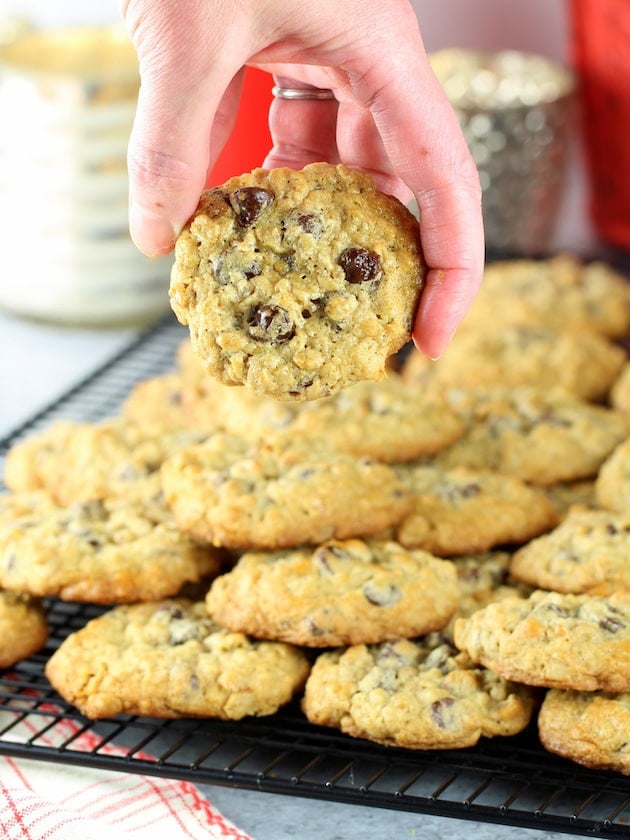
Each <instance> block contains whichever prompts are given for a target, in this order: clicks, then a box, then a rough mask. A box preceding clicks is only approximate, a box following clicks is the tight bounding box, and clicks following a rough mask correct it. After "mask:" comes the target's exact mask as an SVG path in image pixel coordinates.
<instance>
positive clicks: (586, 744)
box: [538, 689, 630, 776]
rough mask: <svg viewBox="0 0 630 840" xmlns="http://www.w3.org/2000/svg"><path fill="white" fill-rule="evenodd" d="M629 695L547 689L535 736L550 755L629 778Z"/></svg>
mask: <svg viewBox="0 0 630 840" xmlns="http://www.w3.org/2000/svg"><path fill="white" fill-rule="evenodd" d="M629 731H630V694H628V693H627V692H626V693H621V694H606V693H604V692H599V691H592V692H591V691H588V692H587V691H561V690H559V689H550V690H549V691H548V692H547V693H546V695H545V699H544V700H543V702H542V705H541V707H540V711H539V713H538V734H539V736H540V740H541V742H542V744H543V746H544V747H545V748H546V749H547V750H549V751H550V752H553V753H556V754H557V755H561V756H564V758H569V759H571V760H572V761H575V762H576V763H577V764H582V765H584V766H585V767H593V768H596V769H598V770H615V771H617V772H618V773H623V774H624V775H625V776H630V750H629V749H628V732H629Z"/></svg>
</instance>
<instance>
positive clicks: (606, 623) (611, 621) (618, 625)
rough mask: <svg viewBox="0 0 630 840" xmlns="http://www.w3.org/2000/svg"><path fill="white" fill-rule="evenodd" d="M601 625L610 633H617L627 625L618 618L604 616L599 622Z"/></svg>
mask: <svg viewBox="0 0 630 840" xmlns="http://www.w3.org/2000/svg"><path fill="white" fill-rule="evenodd" d="M599 626H600V627H601V628H602V630H608V632H609V633H616V632H617V631H618V630H623V628H624V627H625V626H626V625H625V624H624V622H623V621H619V619H617V618H610V617H607V618H602V620H601V621H600V622H599Z"/></svg>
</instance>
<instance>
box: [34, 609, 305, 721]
mask: <svg viewBox="0 0 630 840" xmlns="http://www.w3.org/2000/svg"><path fill="white" fill-rule="evenodd" d="M309 668H310V666H309V663H308V660H307V658H306V656H305V655H304V653H303V652H302V651H300V650H298V649H297V648H294V647H292V646H291V645H285V644H282V643H280V642H258V641H253V640H250V639H248V638H247V637H246V636H243V635H242V634H240V633H230V632H228V631H226V630H222V629H221V628H219V627H217V625H216V624H215V623H214V622H213V621H212V620H211V619H210V618H209V616H208V615H207V613H206V610H205V607H204V605H203V603H201V602H192V601H186V600H185V599H170V600H166V601H160V602H157V603H155V604H133V605H125V606H120V607H115V608H114V609H113V610H110V611H109V612H107V613H105V614H104V615H102V616H99V617H98V618H95V619H92V620H91V621H89V622H88V623H87V624H86V625H85V627H83V628H81V630H78V631H76V632H75V633H72V634H71V635H70V636H68V637H67V638H66V639H65V640H64V641H63V642H62V644H61V645H60V647H59V648H58V649H57V650H56V651H55V653H54V654H53V655H52V657H51V658H50V659H49V660H48V663H47V665H46V676H47V677H48V679H49V680H50V682H51V683H52V685H53V686H54V687H55V688H56V689H57V691H58V692H59V693H60V694H61V696H62V697H63V698H64V699H65V700H67V701H68V702H69V703H72V704H73V705H75V706H76V707H77V708H78V709H79V710H80V711H81V712H82V713H83V714H84V715H86V716H87V717H89V718H94V719H96V718H103V717H109V716H112V715H117V714H119V713H123V712H126V713H128V714H140V715H149V716H151V717H160V718H178V717H188V716H194V717H213V718H220V719H222V720H240V719H241V718H243V717H245V716H247V715H268V714H273V713H274V712H275V711H277V709H278V707H279V706H281V705H283V704H284V703H287V702H288V701H289V700H290V699H291V698H292V696H293V694H294V693H295V692H296V691H298V690H300V689H301V687H302V685H303V684H304V681H305V679H306V677H307V675H308V672H309Z"/></svg>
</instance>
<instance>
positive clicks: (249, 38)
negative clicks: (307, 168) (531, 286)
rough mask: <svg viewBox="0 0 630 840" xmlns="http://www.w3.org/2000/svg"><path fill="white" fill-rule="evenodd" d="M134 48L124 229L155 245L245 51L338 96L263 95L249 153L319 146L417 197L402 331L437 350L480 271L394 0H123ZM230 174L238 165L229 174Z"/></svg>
mask: <svg viewBox="0 0 630 840" xmlns="http://www.w3.org/2000/svg"><path fill="white" fill-rule="evenodd" d="M121 11H122V14H123V17H124V20H125V23H126V25H127V28H128V31H129V33H130V35H131V37H132V39H133V42H134V44H135V47H136V50H137V52H138V57H139V61H140V73H141V80H142V84H141V88H140V94H139V98H138V108H137V113H136V119H135V123H134V127H133V131H132V133H131V138H130V143H129V158H128V160H129V179H130V231H131V235H132V237H133V239H134V241H135V242H136V244H137V245H138V247H139V248H140V249H141V250H142V251H144V252H145V253H147V254H152V255H158V254H166V253H168V252H169V251H170V250H171V249H172V247H173V245H174V240H175V237H176V236H177V234H178V232H179V231H180V230H181V228H182V227H183V225H184V224H185V223H186V221H187V220H188V219H189V218H190V216H191V215H192V213H193V212H194V210H195V208H196V205H197V202H198V199H199V196H200V194H201V192H202V191H203V189H204V186H205V183H206V180H207V177H208V173H209V171H210V170H211V168H212V166H213V163H214V161H215V159H216V158H217V156H218V153H219V152H220V150H221V148H222V146H223V144H224V142H225V141H226V139H227V138H228V136H229V133H230V130H231V128H232V125H233V122H234V117H235V115H236V110H237V107H238V99H239V93H240V87H241V82H242V75H243V68H244V67H245V65H252V66H257V67H261V68H263V69H265V70H268V71H269V72H272V73H273V74H274V75H275V76H276V79H277V80H278V81H279V82H280V83H281V84H282V86H284V87H304V86H308V85H313V86H315V87H321V88H331V89H332V90H333V91H334V93H335V97H336V100H337V101H318V102H312V101H310V102H309V101H307V102H305V101H300V102H292V101H287V100H276V101H274V102H273V104H272V107H271V110H270V114H269V120H270V129H271V135H272V139H273V148H272V150H271V151H270V153H269V155H268V156H267V158H266V160H265V161H261V165H264V166H265V167H267V168H271V167H276V166H290V167H292V168H294V169H300V168H301V167H302V166H304V165H305V164H307V163H310V162H312V161H318V160H327V161H329V162H332V163H336V162H339V161H341V162H343V163H345V164H346V165H348V166H352V167H356V168H358V169H362V170H365V171H368V172H370V173H371V174H372V175H373V177H374V179H375V181H376V183H377V184H378V186H379V188H380V189H382V190H383V191H384V192H388V193H391V194H393V195H396V196H398V198H400V199H401V200H402V201H404V202H405V203H407V202H408V201H409V200H410V199H411V197H412V196H414V197H415V199H416V201H417V203H418V207H419V210H420V233H421V238H422V245H423V249H424V254H425V258H426V261H427V264H428V266H429V271H428V273H427V278H426V285H425V288H424V291H423V293H422V297H421V301H420V305H419V307H418V312H417V315H416V321H415V327H414V340H415V342H416V344H417V346H418V348H419V349H420V350H421V351H423V352H424V353H426V354H427V355H428V356H431V357H432V358H435V357H437V356H439V355H441V353H442V352H443V351H444V349H445V348H446V346H447V345H448V342H449V341H450V339H451V338H452V336H453V334H454V332H455V330H456V328H457V326H458V325H459V323H460V321H461V320H462V318H463V317H464V315H465V314H466V312H467V310H468V308H469V306H470V304H471V303H472V300H473V298H474V296H475V294H476V292H477V289H478V287H479V284H480V282H481V275H482V270H483V249H484V242H483V227H482V218H481V191H480V187H479V180H478V177H477V171H476V168H475V166H474V163H473V161H472V159H471V157H470V154H469V152H468V148H467V146H466V142H465V140H464V138H463V135H462V133H461V131H460V128H459V125H458V122H457V118H456V116H455V114H454V112H453V110H452V108H451V106H450V104H449V103H448V100H447V99H446V97H445V95H444V93H443V91H442V88H441V87H440V85H439V83H438V82H437V80H436V78H435V76H434V75H433V73H432V71H431V68H430V65H429V62H428V59H427V57H426V54H425V51H424V47H423V44H422V38H421V35H420V31H419V27H418V22H417V19H416V16H415V13H414V12H413V9H412V7H411V5H410V4H409V2H408V0H319V2H317V3H314V2H312V0H291V2H290V3H289V2H286V0H285V2H282V0H122V3H121ZM235 174H240V173H235Z"/></svg>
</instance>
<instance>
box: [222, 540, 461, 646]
mask: <svg viewBox="0 0 630 840" xmlns="http://www.w3.org/2000/svg"><path fill="white" fill-rule="evenodd" d="M458 596H459V588H458V585H457V575H456V572H455V568H454V566H453V564H452V563H450V562H449V561H447V560H439V559H438V558H436V557H433V556H432V555H431V554H429V553H428V552H425V551H406V550H405V549H404V548H402V546H400V545H398V544H397V543H395V542H385V541H368V542H366V541H363V540H344V541H337V542H330V543H326V544H324V545H321V546H318V547H305V548H299V549H294V550H288V551H280V552H248V553H246V554H244V555H242V556H241V558H240V559H239V561H238V562H237V564H236V566H235V567H234V568H233V569H232V570H231V571H230V572H228V573H226V574H224V575H221V577H219V578H217V579H216V580H215V581H214V582H213V584H212V585H211V587H210V591H209V593H208V595H207V597H206V606H207V607H208V610H209V612H210V614H211V615H212V616H213V618H215V620H216V621H217V622H218V623H219V624H221V625H222V626H224V627H228V628H230V629H232V630H239V631H240V632H243V633H247V634H249V635H252V636H256V637H258V638H266V639H276V640H280V641H285V642H292V643H293V644H299V645H305V646H308V647H331V646H341V645H346V644H360V643H376V642H381V641H386V640H388V639H395V638H412V637H415V636H420V635H424V634H425V633H428V632H429V631H431V630H438V629H440V628H441V627H443V626H444V625H445V624H446V622H447V621H448V620H449V618H450V616H451V615H452V613H453V611H454V609H455V606H456V604H457V601H458Z"/></svg>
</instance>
